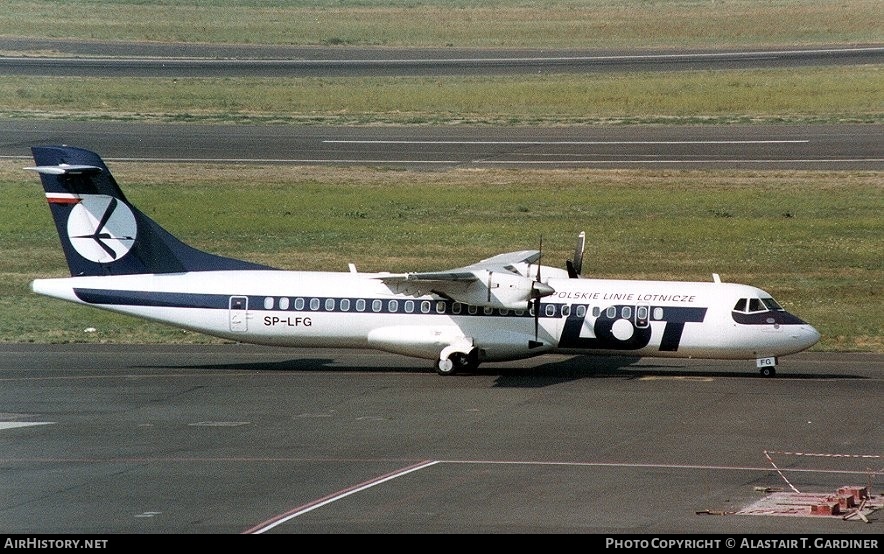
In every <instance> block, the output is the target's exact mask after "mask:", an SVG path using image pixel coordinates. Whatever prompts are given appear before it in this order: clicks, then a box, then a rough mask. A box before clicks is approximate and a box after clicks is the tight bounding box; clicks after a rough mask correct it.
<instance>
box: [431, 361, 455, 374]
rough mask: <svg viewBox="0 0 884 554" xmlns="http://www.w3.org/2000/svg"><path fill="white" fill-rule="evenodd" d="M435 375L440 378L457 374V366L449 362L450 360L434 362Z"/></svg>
mask: <svg viewBox="0 0 884 554" xmlns="http://www.w3.org/2000/svg"><path fill="white" fill-rule="evenodd" d="M436 373H438V374H439V375H442V376H446V375H454V374H455V373H457V365H456V364H455V363H454V362H453V361H452V360H451V358H446V359H444V360H436Z"/></svg>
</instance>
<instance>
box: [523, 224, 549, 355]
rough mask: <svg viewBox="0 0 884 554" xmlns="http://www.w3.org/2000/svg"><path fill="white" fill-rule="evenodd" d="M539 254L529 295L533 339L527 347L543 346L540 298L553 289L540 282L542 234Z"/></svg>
mask: <svg viewBox="0 0 884 554" xmlns="http://www.w3.org/2000/svg"><path fill="white" fill-rule="evenodd" d="M539 252H540V255H538V256H537V278H536V279H534V282H533V283H532V284H531V297H532V301H533V302H534V340H533V341H530V340H529V341H528V348H538V347H540V346H543V343H542V342H540V299H541V298H543V297H544V296H549V295H550V294H552V293H553V292H554V291H553V289H552V287H550V286H549V285H546V284H544V283H542V282H540V264H541V262H542V261H543V235H541V236H540V250H539Z"/></svg>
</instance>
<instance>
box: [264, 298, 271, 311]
mask: <svg viewBox="0 0 884 554" xmlns="http://www.w3.org/2000/svg"><path fill="white" fill-rule="evenodd" d="M264 309H265V310H272V309H273V297H272V296H266V297H264Z"/></svg>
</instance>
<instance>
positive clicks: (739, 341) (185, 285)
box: [32, 270, 819, 361]
mask: <svg viewBox="0 0 884 554" xmlns="http://www.w3.org/2000/svg"><path fill="white" fill-rule="evenodd" d="M383 275H384V274H370V273H355V272H353V273H332V272H298V271H277V270H267V271H263V270H247V271H200V272H189V273H175V274H147V275H123V276H99V277H71V278H61V279H38V280H35V281H34V282H33V284H32V289H33V290H34V291H35V292H37V293H40V294H44V295H47V296H51V297H54V298H60V299H64V300H69V301H72V302H76V303H80V304H86V305H90V306H93V307H98V308H102V309H106V310H111V311H114V312H119V313H123V314H129V315H133V316H137V317H141V318H146V319H150V320H153V321H158V322H163V323H167V324H171V325H175V326H178V327H182V328H186V329H190V330H194V331H199V332H202V333H206V334H209V335H214V336H217V337H223V338H227V339H231V340H235V341H239V342H247V343H256V344H266V345H279V346H293V347H343V348H372V349H377V350H384V351H388V352H395V353H399V354H404V355H408V356H414V357H420V358H427V359H437V358H439V355H440V352H442V351H443V349H446V348H449V347H457V348H462V349H464V350H469V348H470V347H475V348H477V349H478V352H479V356H480V359H481V360H489V361H491V360H507V359H518V358H525V357H530V356H535V355H538V354H543V353H550V352H562V353H575V354H630V355H639V356H667V357H700V358H723V359H753V358H761V357H765V356H781V355H786V354H790V353H794V352H799V351H801V350H804V349H806V348H808V347H810V346H812V345H813V344H815V343H816V342H817V341H818V340H819V334H818V333H817V331H816V330H815V329H814V328H813V327H811V326H810V325H808V324H806V323H804V322H802V321H800V320H798V319H797V318H795V317H794V316H791V315H790V314H788V313H787V312H784V311H782V310H780V311H779V312H777V311H773V312H767V313H766V314H765V313H757V314H747V315H741V316H740V317H741V322H738V321H737V319H735V317H734V315H733V310H734V306H735V304H736V303H737V302H738V300H740V299H741V298H748V299H752V298H761V297H769V295H768V294H767V293H765V292H764V291H762V290H760V289H757V288H755V287H751V286H748V285H739V284H731V283H718V282H675V281H629V280H607V279H587V278H581V279H548V280H546V281H545V282H546V283H547V284H548V285H549V286H550V287H552V289H554V290H555V293H554V294H552V295H550V296H547V297H545V298H543V299H542V301H541V302H540V313H539V317H537V318H535V316H534V314H533V310H529V309H528V308H529V306H528V304H527V303H526V305H525V309H524V310H506V309H498V308H490V307H481V306H468V305H464V304H460V303H457V302H453V301H451V300H446V299H444V298H442V297H439V296H437V295H435V294H432V293H429V294H424V295H421V296H413V295H409V294H400V293H397V292H396V290H395V286H388V285H387V284H385V283H384V282H382V281H381V280H380V277H383ZM786 316H788V317H786ZM535 325H536V327H535Z"/></svg>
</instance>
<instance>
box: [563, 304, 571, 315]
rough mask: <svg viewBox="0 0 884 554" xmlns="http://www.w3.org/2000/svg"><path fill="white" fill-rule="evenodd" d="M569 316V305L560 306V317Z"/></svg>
mask: <svg viewBox="0 0 884 554" xmlns="http://www.w3.org/2000/svg"><path fill="white" fill-rule="evenodd" d="M569 315H571V304H565V305H564V306H562V317H568V316H569Z"/></svg>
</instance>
